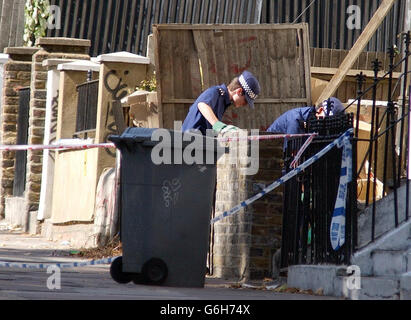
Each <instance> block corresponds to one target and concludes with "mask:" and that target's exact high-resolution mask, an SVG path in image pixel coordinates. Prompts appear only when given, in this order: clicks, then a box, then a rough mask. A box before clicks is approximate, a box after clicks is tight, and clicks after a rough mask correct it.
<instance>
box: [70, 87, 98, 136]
mask: <svg viewBox="0 0 411 320" xmlns="http://www.w3.org/2000/svg"><path fill="white" fill-rule="evenodd" d="M98 83H99V81H98V80H93V81H92V80H90V79H89V80H88V81H87V82H85V83H82V84H80V85H78V86H77V91H78V100H77V117H76V132H75V134H74V135H75V137H80V136H82V137H83V138H87V137H88V135H90V134H91V133H94V132H95V131H96V124H97V102H98Z"/></svg>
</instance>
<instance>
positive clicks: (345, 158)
mask: <svg viewBox="0 0 411 320" xmlns="http://www.w3.org/2000/svg"><path fill="white" fill-rule="evenodd" d="M337 147H338V148H341V147H343V151H342V158H341V173H340V184H339V186H338V193H337V200H336V201H335V206H334V212H333V216H332V219H331V225H330V240H331V246H332V248H333V249H334V250H335V251H337V250H338V249H340V248H341V246H342V245H343V244H344V243H345V204H346V202H347V201H346V199H347V189H348V183H349V182H350V181H351V179H352V146H351V143H350V141H349V140H348V139H345V140H343V141H342V142H341V144H338V145H337Z"/></svg>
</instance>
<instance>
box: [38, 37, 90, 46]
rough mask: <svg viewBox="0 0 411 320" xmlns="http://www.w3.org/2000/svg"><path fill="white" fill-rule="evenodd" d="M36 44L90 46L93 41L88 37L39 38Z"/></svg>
mask: <svg viewBox="0 0 411 320" xmlns="http://www.w3.org/2000/svg"><path fill="white" fill-rule="evenodd" d="M36 45H39V46H53V45H54V46H71V47H90V46H91V41H90V40H88V39H76V38H52V37H50V38H48V37H43V38H39V39H37V41H36Z"/></svg>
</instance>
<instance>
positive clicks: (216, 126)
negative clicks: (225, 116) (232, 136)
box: [213, 121, 227, 133]
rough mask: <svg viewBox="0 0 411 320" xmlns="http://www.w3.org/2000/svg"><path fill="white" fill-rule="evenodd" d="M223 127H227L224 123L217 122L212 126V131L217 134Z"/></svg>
mask: <svg viewBox="0 0 411 320" xmlns="http://www.w3.org/2000/svg"><path fill="white" fill-rule="evenodd" d="M225 127H227V125H226V124H225V123H224V122H221V121H217V122H216V123H214V124H213V130H214V131H215V132H217V133H219V132H220V131H221V130H223V129H224V128H225Z"/></svg>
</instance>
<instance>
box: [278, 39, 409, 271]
mask: <svg viewBox="0 0 411 320" xmlns="http://www.w3.org/2000/svg"><path fill="white" fill-rule="evenodd" d="M410 42H411V33H410V32H408V33H407V34H405V50H404V57H403V58H402V59H401V60H400V61H399V62H398V63H394V58H395V54H396V52H395V50H394V49H393V48H392V49H390V50H389V53H390V54H389V56H390V68H389V70H388V72H387V73H386V74H384V75H383V76H382V77H379V76H378V73H379V70H380V62H379V61H378V60H375V61H374V62H373V66H374V78H373V84H372V85H371V86H370V87H369V88H367V89H366V90H364V89H363V85H364V82H365V77H364V75H363V74H359V75H358V76H357V82H358V90H357V93H358V97H357V98H356V99H355V100H354V101H353V102H352V103H350V104H349V105H348V106H347V107H346V109H347V108H349V107H350V106H351V105H354V106H355V104H357V105H356V107H357V108H356V110H357V111H356V115H355V121H354V119H353V117H354V116H353V114H346V115H345V116H349V117H351V121H352V125H354V135H353V138H352V139H351V140H352V147H353V157H352V161H353V162H352V168H353V170H352V171H353V172H352V175H353V176H352V182H351V183H349V184H348V194H347V198H346V230H345V244H344V245H343V246H342V247H341V248H339V249H338V250H336V251H335V250H333V249H332V248H331V244H330V230H329V229H330V223H331V218H332V212H333V208H334V207H333V206H334V204H335V201H336V197H337V190H338V183H339V181H338V179H339V177H340V169H341V150H339V149H335V150H332V151H330V152H329V153H328V154H327V155H325V156H324V157H322V158H320V159H319V160H318V161H317V162H316V163H314V164H313V165H312V166H311V167H310V168H309V169H307V170H305V171H304V172H302V173H300V174H299V175H298V176H297V177H295V178H294V179H292V180H290V181H289V182H287V183H286V184H285V186H284V205H283V233H282V247H281V267H282V268H285V267H287V266H289V265H293V264H316V263H334V264H348V263H349V262H350V258H351V256H352V254H353V253H354V252H355V251H356V250H357V249H358V248H359V237H360V236H362V235H363V234H359V228H358V224H359V223H358V219H359V217H360V214H361V215H366V214H367V212H368V213H369V214H370V215H371V219H370V220H371V224H370V225H371V227H370V228H371V230H368V229H361V232H365V233H368V232H370V241H371V242H372V241H375V240H376V239H377V238H378V237H379V236H381V235H382V234H383V233H384V232H387V231H389V230H390V229H387V228H394V227H398V226H399V224H400V223H402V222H403V221H407V220H408V219H409V179H410V175H409V173H410V166H409V151H410V150H409V138H410V125H409V123H410V121H409V120H410V119H409V110H410V109H411V105H410V90H411V87H410V88H409V89H408V88H407V87H408V81H407V79H408V76H409V75H408V74H409V73H410V72H411V71H410V66H409V59H410V50H409V49H410ZM400 65H402V66H403V67H402V73H401V76H400V78H399V79H398V80H397V83H394V81H393V71H394V70H395V69H396V68H398V66H400ZM387 80H388V83H389V86H388V90H387V92H386V95H387V101H386V103H384V104H382V105H381V106H378V104H381V103H379V102H378V101H377V100H376V92H377V87H378V85H379V84H380V83H381V82H382V81H387ZM400 83H402V86H401V89H402V90H401V100H400V101H399V103H398V104H397V105H396V104H395V103H394V101H393V99H392V96H393V92H394V91H395V90H396V88H397V87H398V85H399V84H400ZM407 89H408V90H407ZM369 92H372V97H373V98H372V107H371V112H370V113H371V114H370V118H369V119H368V120H367V119H364V118H362V117H364V116H365V114H364V113H362V112H361V111H362V110H363V109H361V107H362V97H364V95H366V94H367V93H369ZM407 94H408V97H407ZM345 122H346V121H345V120H344V118H338V117H337V118H335V116H334V117H330V118H328V119H327V118H325V119H321V120H313V121H311V122H310V125H309V130H308V131H309V132H318V133H319V136H318V137H316V138H315V139H314V140H313V142H312V143H311V145H310V147H309V148H307V150H306V151H305V154H304V157H303V158H302V159H301V161H304V159H307V157H310V156H312V155H314V154H316V152H318V151H319V150H321V149H322V148H323V147H325V146H326V144H328V143H329V142H331V141H332V139H334V138H335V136H338V135H339V133H342V132H343V131H344V130H343V129H344V127H347V125H346V123H345ZM303 142H304V141H302V140H301V139H300V140H298V139H296V140H291V141H289V142H288V145H287V149H286V150H285V168H288V166H289V164H290V161H291V160H292V158H293V156H294V155H295V153H296V152H297V151H298V150H299V149H300V147H301V145H302V144H303ZM357 157H358V160H357ZM287 170H290V169H287ZM362 184H363V187H362V188H361V185H362ZM400 187H402V188H405V200H404V201H405V203H401V202H400V197H399V188H400ZM364 194H365V196H364ZM389 194H391V195H390V197H391V198H390V201H391V203H392V207H393V210H392V211H391V210H390V211H388V212H384V215H385V218H386V217H387V215H391V217H392V220H393V223H392V226H388V227H387V228H386V229H385V231H383V232H381V230H382V229H381V224H382V223H385V222H383V221H379V220H377V215H376V211H377V202H378V200H380V199H382V198H384V197H386V196H388V195H389ZM403 194H404V193H403ZM360 195H362V196H363V198H364V199H362V198H361V197H360ZM366 208H369V209H368V211H367V212H365V211H366V210H362V212H361V209H366ZM400 209H401V211H400ZM389 218H390V217H389ZM377 227H380V228H379V231H378V233H377V232H376V229H377Z"/></svg>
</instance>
